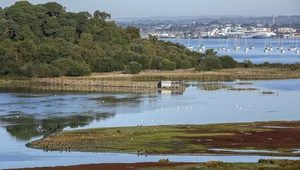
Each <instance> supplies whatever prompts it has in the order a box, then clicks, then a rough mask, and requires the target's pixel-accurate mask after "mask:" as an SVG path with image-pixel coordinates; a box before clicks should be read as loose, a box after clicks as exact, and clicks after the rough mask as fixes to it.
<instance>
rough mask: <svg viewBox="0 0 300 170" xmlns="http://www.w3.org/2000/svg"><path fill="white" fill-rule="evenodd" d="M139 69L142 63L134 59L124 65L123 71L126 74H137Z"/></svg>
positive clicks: (140, 69)
mask: <svg viewBox="0 0 300 170" xmlns="http://www.w3.org/2000/svg"><path fill="white" fill-rule="evenodd" d="M141 71H142V65H141V64H139V63H138V62H135V61H131V62H130V63H129V64H128V65H126V66H125V73H127V74H139V73H140V72H141Z"/></svg>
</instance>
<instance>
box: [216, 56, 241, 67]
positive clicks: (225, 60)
mask: <svg viewBox="0 0 300 170" xmlns="http://www.w3.org/2000/svg"><path fill="white" fill-rule="evenodd" d="M219 59H220V60H221V65H222V67H223V68H224V69H228V68H236V65H237V62H236V61H235V60H234V59H233V58H232V57H231V56H228V55H226V56H222V57H219Z"/></svg>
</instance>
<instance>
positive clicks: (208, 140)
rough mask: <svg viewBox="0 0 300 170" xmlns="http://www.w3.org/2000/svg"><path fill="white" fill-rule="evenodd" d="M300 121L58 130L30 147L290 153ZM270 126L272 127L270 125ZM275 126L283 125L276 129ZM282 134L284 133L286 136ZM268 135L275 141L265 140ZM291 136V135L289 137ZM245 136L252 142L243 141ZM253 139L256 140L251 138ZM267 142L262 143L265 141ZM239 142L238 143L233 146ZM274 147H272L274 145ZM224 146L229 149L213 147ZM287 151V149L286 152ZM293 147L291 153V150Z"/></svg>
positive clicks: (296, 144) (249, 153) (129, 151)
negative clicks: (58, 131)
mask: <svg viewBox="0 0 300 170" xmlns="http://www.w3.org/2000/svg"><path fill="white" fill-rule="evenodd" d="M289 125H291V126H293V127H295V128H296V127H300V122H257V123H235V124H234V123H232V124H211V125H171V126H137V127H117V128H100V129H86V130H77V131H65V132H60V133H54V134H52V135H51V136H49V137H47V138H44V139H41V140H38V141H34V142H31V143H29V144H27V146H29V147H32V148H38V149H44V150H45V149H47V150H59V151H65V150H69V151H89V152H125V153H136V154H142V155H143V154H146V155H147V154H184V153H185V154H205V153H207V154H208V153H210V154H245V155H253V154H259V155H285V156H286V155H290V156H296V155H298V156H300V154H298V153H293V152H292V151H293V148H296V147H297V146H298V142H297V141H298V138H299V139H300V137H297V136H295V135H296V134H297V133H299V132H300V129H299V128H296V129H291V128H289ZM268 126H269V127H268ZM271 126H282V128H280V129H273V128H272V127H271ZM278 134H282V139H281V138H279V136H278ZM266 135H267V136H268V137H269V138H270V137H271V138H272V141H271V140H263V139H265V138H266ZM288 136H290V137H288ZM241 139H243V140H245V141H248V142H243V140H242V141H241ZM249 139H252V140H249ZM261 140H262V141H263V142H262V141H261ZM232 143H236V145H232ZM270 146H272V147H270ZM213 148H221V149H222V148H224V149H232V150H236V152H234V153H233V152H228V151H222V150H211V149H213ZM239 149H241V150H247V149H250V150H270V151H277V152H266V153H261V152H255V151H251V152H247V153H245V152H238V150H239ZM283 150H284V152H283ZM288 150H289V152H288Z"/></svg>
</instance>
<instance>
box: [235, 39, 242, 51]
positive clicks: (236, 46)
mask: <svg viewBox="0 0 300 170" xmlns="http://www.w3.org/2000/svg"><path fill="white" fill-rule="evenodd" d="M240 49H241V47H240V44H239V39H238V38H237V36H236V37H235V40H234V51H239V50H240Z"/></svg>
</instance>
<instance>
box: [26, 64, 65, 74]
mask: <svg viewBox="0 0 300 170" xmlns="http://www.w3.org/2000/svg"><path fill="white" fill-rule="evenodd" d="M21 70H22V71H23V75H24V76H27V77H37V78H44V77H58V76H59V75H60V70H59V69H58V68H57V67H54V66H52V65H50V64H41V63H28V64H25V65H24V66H23V67H22V68H21Z"/></svg>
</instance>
